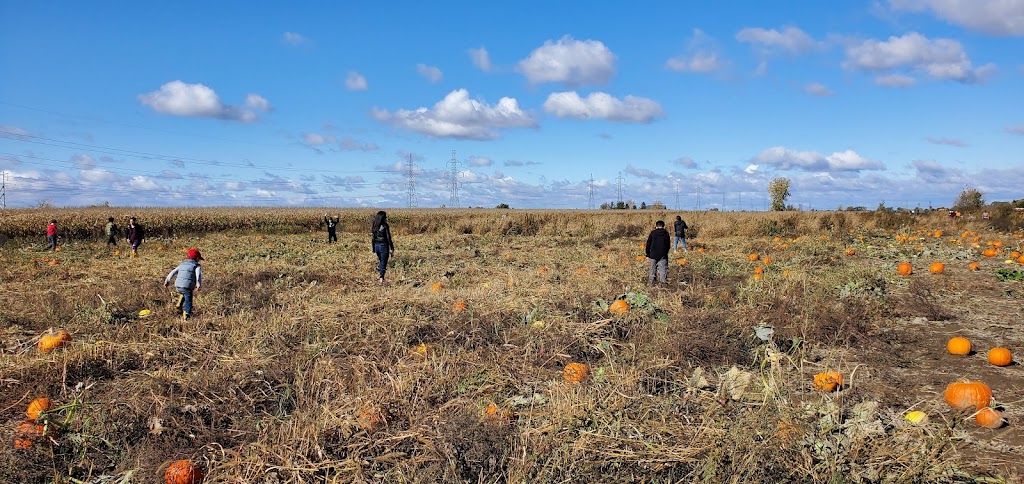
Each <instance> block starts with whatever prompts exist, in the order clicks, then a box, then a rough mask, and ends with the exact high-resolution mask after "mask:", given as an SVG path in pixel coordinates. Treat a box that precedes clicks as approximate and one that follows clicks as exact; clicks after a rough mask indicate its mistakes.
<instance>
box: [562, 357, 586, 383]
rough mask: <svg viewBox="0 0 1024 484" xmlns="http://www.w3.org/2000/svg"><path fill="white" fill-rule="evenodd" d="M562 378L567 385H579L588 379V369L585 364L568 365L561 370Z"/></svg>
mask: <svg viewBox="0 0 1024 484" xmlns="http://www.w3.org/2000/svg"><path fill="white" fill-rule="evenodd" d="M562 378H564V379H565V381H567V382H569V383H581V382H584V381H587V379H588V378H590V367H589V366H587V364H586V363H575V362H574V363H569V364H568V365H565V368H563V369H562Z"/></svg>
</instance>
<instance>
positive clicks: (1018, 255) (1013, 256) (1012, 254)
mask: <svg viewBox="0 0 1024 484" xmlns="http://www.w3.org/2000/svg"><path fill="white" fill-rule="evenodd" d="M1018 257H1020V252H1017V251H1013V252H1010V258H1011V259H1016V258H1018Z"/></svg>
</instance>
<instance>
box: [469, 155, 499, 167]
mask: <svg viewBox="0 0 1024 484" xmlns="http://www.w3.org/2000/svg"><path fill="white" fill-rule="evenodd" d="M466 162H467V163H469V164H470V166H491V165H493V164H494V162H493V161H491V159H490V158H488V157H486V156H470V157H469V159H468V160H466Z"/></svg>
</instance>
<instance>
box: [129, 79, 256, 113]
mask: <svg viewBox="0 0 1024 484" xmlns="http://www.w3.org/2000/svg"><path fill="white" fill-rule="evenodd" d="M138 99H139V102H141V103H142V104H143V105H145V106H149V107H150V108H152V109H153V110H154V111H156V112H158V113H161V114H169V115H172V116H189V117H196V118H216V119H226V120H230V121H242V122H246V123H248V122H252V121H255V120H256V119H257V118H258V114H257V111H264V112H265V111H269V110H270V103H269V102H268V101H267V100H266V99H265V98H263V97H262V96H260V95H258V94H249V95H248V97H247V98H246V102H245V105H244V106H231V105H227V104H224V103H223V102H221V100H220V97H219V96H218V95H217V93H216V92H214V90H213V89H210V88H209V87H207V86H205V85H203V84H188V83H185V82H182V81H171V82H168V83H167V84H164V85H163V86H160V89H158V90H156V91H153V92H150V93H147V94H140V95H139V96H138Z"/></svg>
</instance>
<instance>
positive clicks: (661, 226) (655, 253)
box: [644, 220, 672, 285]
mask: <svg viewBox="0 0 1024 484" xmlns="http://www.w3.org/2000/svg"><path fill="white" fill-rule="evenodd" d="M671 247H672V240H671V238H670V237H669V236H668V231H667V230H665V221H664V220H659V221H657V222H656V223H655V224H654V230H652V231H651V234H650V235H648V236H647V245H645V246H644V252H645V253H646V254H647V259H648V260H649V261H650V263H651V265H650V269H649V270H648V271H647V283H648V284H650V285H654V275H655V271H657V275H658V282H660V283H662V284H668V251H669V249H670V248H671Z"/></svg>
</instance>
